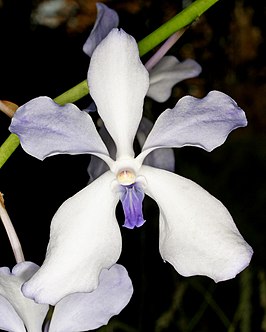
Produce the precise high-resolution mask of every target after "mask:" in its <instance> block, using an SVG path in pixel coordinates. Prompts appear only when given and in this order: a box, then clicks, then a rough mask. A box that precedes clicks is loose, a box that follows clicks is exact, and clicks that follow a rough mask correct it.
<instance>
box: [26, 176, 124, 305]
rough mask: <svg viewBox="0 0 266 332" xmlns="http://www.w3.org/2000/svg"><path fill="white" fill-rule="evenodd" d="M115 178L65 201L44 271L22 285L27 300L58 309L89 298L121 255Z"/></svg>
mask: <svg viewBox="0 0 266 332" xmlns="http://www.w3.org/2000/svg"><path fill="white" fill-rule="evenodd" d="M114 179H115V176H114V175H113V173H111V171H108V172H106V173H104V174H103V175H102V176H100V177H99V178H98V179H96V180H95V181H94V182H92V183H91V184H90V185H89V186H87V187H85V188H84V189H83V190H81V191H79V192H78V193H77V194H76V195H74V196H73V197H71V198H69V199H68V200H66V201H65V202H64V203H63V204H62V205H61V207H60V208H59V209H58V211H57V212H56V214H55V215H54V217H53V220H52V223H51V232H50V241H49V244H48V248H47V253H46V258H45V261H44V263H43V265H42V266H41V268H40V270H39V271H38V272H37V273H36V274H35V275H34V276H33V277H32V278H31V279H30V280H29V281H28V282H26V283H25V284H24V285H23V288H22V292H23V294H24V295H25V296H27V297H29V298H32V299H34V300H35V301H36V302H38V303H48V304H52V305H55V304H56V303H57V302H58V301H60V300H61V299H62V298H63V297H64V296H66V295H68V294H71V293H75V292H91V291H92V290H94V289H95V288H96V287H97V285H98V277H99V274H100V272H101V270H102V269H103V268H109V267H110V266H112V265H113V264H114V263H115V262H116V261H117V260H118V258H119V256H120V253H121V234H120V229H119V226H118V223H117V220H116V217H115V208H116V205H117V203H118V200H119V195H118V193H115V192H114V191H112V189H111V184H112V181H113V180H114Z"/></svg>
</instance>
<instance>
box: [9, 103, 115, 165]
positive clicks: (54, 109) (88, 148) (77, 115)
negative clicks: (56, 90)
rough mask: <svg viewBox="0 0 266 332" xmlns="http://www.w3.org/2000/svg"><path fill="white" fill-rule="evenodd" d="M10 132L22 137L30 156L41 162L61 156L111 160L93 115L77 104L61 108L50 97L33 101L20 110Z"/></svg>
mask: <svg viewBox="0 0 266 332" xmlns="http://www.w3.org/2000/svg"><path fill="white" fill-rule="evenodd" d="M9 130H10V131H11V132H12V133H14V134H17V135H18V136H19V138H20V142H21V145H22V147H23V149H24V150H25V151H26V152H27V153H29V154H31V155H33V156H34V157H36V158H38V159H41V160H43V159H44V158H46V157H49V156H52V155H56V154H62V153H66V154H82V153H92V154H96V155H99V156H101V157H102V158H105V159H108V158H109V157H108V151H107V149H106V147H105V145H104V143H103V142H102V140H101V138H100V136H99V134H98V132H97V130H96V127H95V125H94V123H93V121H92V119H91V117H90V115H89V114H87V113H86V112H82V111H80V110H79V109H78V108H77V107H76V106H75V105H74V104H66V105H64V106H59V105H58V104H56V103H55V102H54V101H53V100H52V99H51V98H48V97H38V98H35V99H32V100H31V101H29V102H27V103H26V104H24V105H22V106H21V107H19V108H18V110H17V111H16V113H15V115H14V117H13V119H12V122H11V125H10V127H9Z"/></svg>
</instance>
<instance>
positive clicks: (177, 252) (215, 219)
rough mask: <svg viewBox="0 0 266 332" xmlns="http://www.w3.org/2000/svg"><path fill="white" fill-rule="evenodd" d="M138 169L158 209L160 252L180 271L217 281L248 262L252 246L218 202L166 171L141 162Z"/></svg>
mask: <svg viewBox="0 0 266 332" xmlns="http://www.w3.org/2000/svg"><path fill="white" fill-rule="evenodd" d="M141 174H142V175H143V176H144V177H145V179H146V181H147V187H146V190H145V191H146V193H147V194H148V195H149V196H151V197H152V198H153V199H154V200H155V201H156V202H157V204H158V206H159V208H160V235H159V236H160V239H159V240H160V241H159V242H160V243H159V247H160V253H161V255H162V257H163V259H164V260H166V261H168V262H169V263H171V264H172V265H173V266H174V268H175V269H176V270H177V271H178V272H179V273H180V274H182V275H183V276H186V277H188V276H192V275H206V276H208V277H210V278H212V279H213V280H214V281H216V282H218V281H223V280H227V279H231V278H234V277H235V276H236V274H238V273H239V272H241V271H242V270H243V269H244V268H246V267H247V266H248V264H249V262H250V260H251V256H252V254H253V250H252V248H251V247H250V246H249V245H248V243H247V242H246V241H245V240H244V239H243V237H242V236H241V234H240V233H239V231H238V229H237V227H236V225H235V224H234V221H233V219H232V217H231V215H230V214H229V212H228V210H227V209H226V208H225V207H224V206H223V205H222V203H221V202H220V201H218V200H217V199H216V198H214V197H213V196H212V195H210V194H209V193H208V192H207V191H206V190H204V189H203V188H201V187H200V186H198V185H197V184H196V183H194V182H193V181H190V180H188V179H185V178H183V177H181V176H178V175H176V174H173V173H171V172H167V171H163V170H159V169H156V168H151V167H148V166H143V167H142V168H141Z"/></svg>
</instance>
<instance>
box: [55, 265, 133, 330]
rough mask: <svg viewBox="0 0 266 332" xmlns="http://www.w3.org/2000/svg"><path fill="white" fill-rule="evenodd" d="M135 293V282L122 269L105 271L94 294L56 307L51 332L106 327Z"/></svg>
mask: <svg viewBox="0 0 266 332" xmlns="http://www.w3.org/2000/svg"><path fill="white" fill-rule="evenodd" d="M132 293H133V287H132V282H131V280H130V278H129V276H128V273H127V270H126V269H125V268H124V267H123V266H122V265H119V264H115V265H113V266H112V267H111V268H110V269H109V270H107V269H104V270H102V272H101V274H100V278H99V286H98V287H97V288H96V289H95V290H94V291H93V292H91V293H74V294H70V295H68V296H66V297H64V298H63V299H62V300H61V301H59V302H58V303H57V305H56V307H55V310H54V313H53V319H52V322H51V325H50V328H49V332H73V331H87V330H89V331H90V330H94V329H97V328H98V327H100V326H102V325H106V324H107V323H108V321H109V319H110V318H111V317H112V316H114V315H118V314H119V313H120V311H121V310H122V309H123V308H124V307H125V306H126V305H127V304H128V302H129V300H130V298H131V296H132Z"/></svg>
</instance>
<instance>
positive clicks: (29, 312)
mask: <svg viewBox="0 0 266 332" xmlns="http://www.w3.org/2000/svg"><path fill="white" fill-rule="evenodd" d="M38 269H39V266H37V265H36V264H34V263H31V262H23V263H19V264H17V265H15V267H14V268H13V270H12V272H10V270H9V269H8V268H6V267H5V268H1V269H0V294H1V296H0V298H2V296H3V297H4V298H5V299H6V300H7V301H8V302H9V303H10V305H12V306H13V308H14V310H15V312H16V313H17V316H18V318H16V317H15V314H14V313H12V310H11V309H10V307H9V308H8V307H7V306H6V307H5V308H6V313H7V314H8V316H7V321H6V324H7V325H9V322H8V319H10V318H12V315H14V317H13V319H14V321H13V322H10V324H11V325H10V326H9V328H10V329H12V328H13V327H14V324H15V325H16V329H15V330H14V331H15V332H19V331H25V329H23V328H22V326H23V325H22V326H21V324H20V323H19V317H20V319H21V322H22V323H24V324H25V326H26V328H27V331H28V332H38V331H40V332H41V327H42V324H43V321H44V318H45V316H46V313H47V311H48V309H49V307H48V306H47V305H40V304H36V303H34V302H33V301H32V300H30V299H27V298H26V297H24V296H23V294H22V292H21V286H22V284H23V283H24V282H25V281H27V280H28V279H29V278H30V277H31V276H32V275H33V274H34V273H36V271H37V270H38ZM0 302H1V305H0V310H2V309H3V306H5V305H6V303H5V302H4V301H3V299H1V300H0ZM1 315H2V312H1ZM1 326H2V325H1V320H0V327H1ZM8 331H9V329H8Z"/></svg>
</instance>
